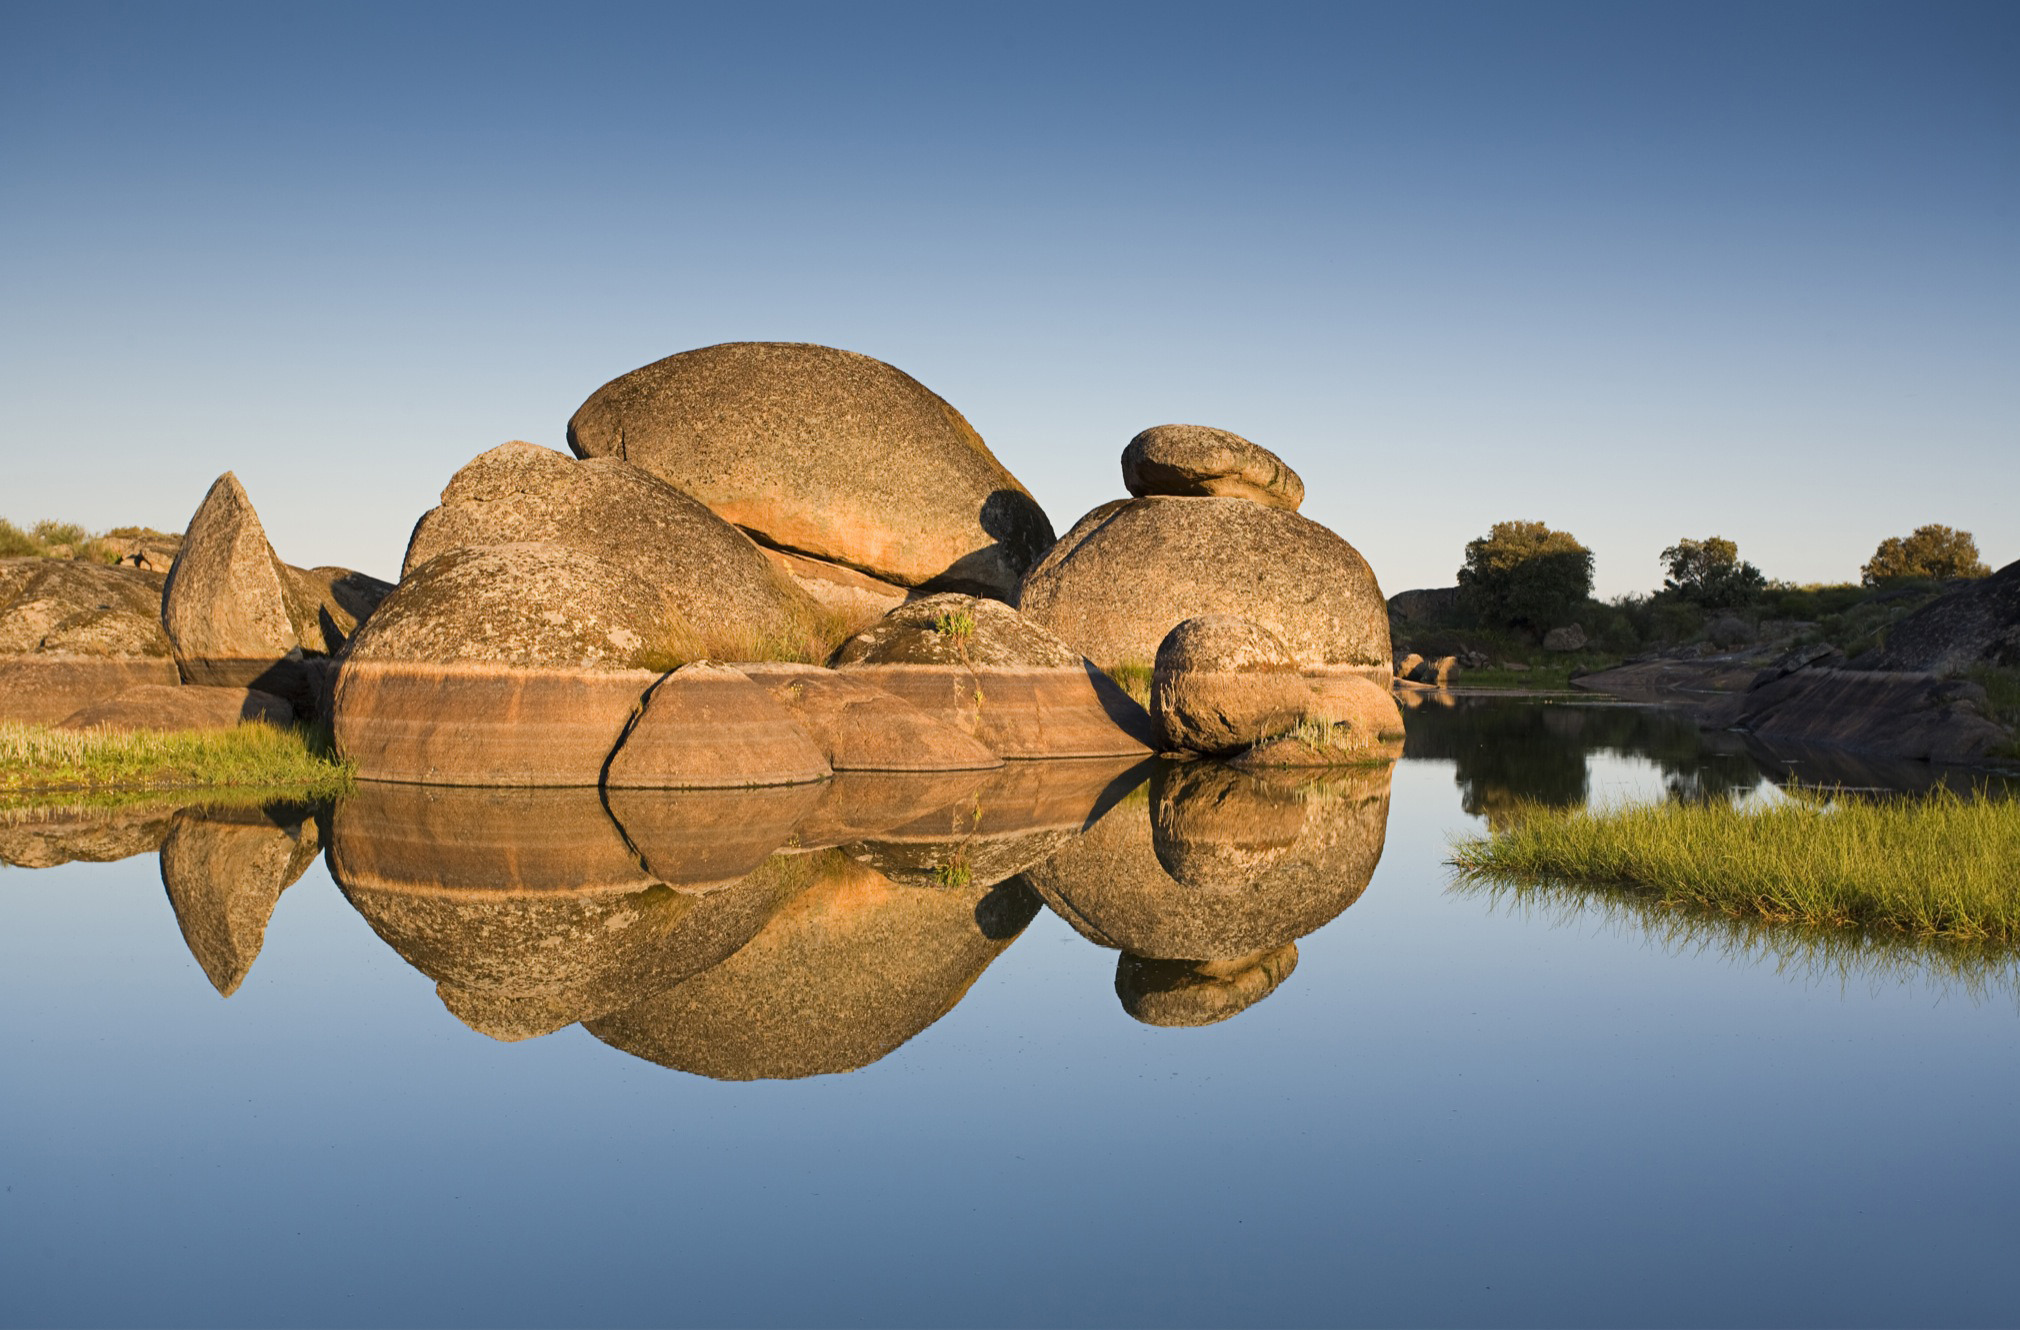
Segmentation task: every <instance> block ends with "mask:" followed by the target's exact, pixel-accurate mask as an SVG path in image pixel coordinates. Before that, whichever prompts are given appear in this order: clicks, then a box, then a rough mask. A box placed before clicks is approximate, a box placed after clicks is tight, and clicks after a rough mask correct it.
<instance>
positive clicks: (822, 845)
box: [792, 766, 1000, 850]
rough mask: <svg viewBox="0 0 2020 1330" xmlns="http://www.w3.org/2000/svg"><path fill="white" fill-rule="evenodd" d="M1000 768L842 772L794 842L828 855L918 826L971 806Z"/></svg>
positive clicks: (824, 785) (824, 786)
mask: <svg viewBox="0 0 2020 1330" xmlns="http://www.w3.org/2000/svg"><path fill="white" fill-rule="evenodd" d="M994 770H1000V766H999V767H998V768H995V769H989V768H983V769H975V770H963V771H837V772H836V773H835V776H834V779H833V780H827V781H822V782H821V784H820V785H819V787H818V789H819V791H820V802H819V803H818V804H816V805H815V806H814V808H813V810H812V811H811V812H809V813H808V814H807V815H806V816H805V817H804V818H802V819H801V820H800V822H799V824H798V825H797V826H795V827H794V828H793V833H792V843H793V845H794V846H795V847H797V848H799V849H803V850H826V849H832V848H833V847H834V846H837V845H845V844H847V843H849V842H850V841H857V840H862V839H863V838H864V837H866V836H874V835H876V834H877V833H879V832H882V831H888V830H890V829H891V828H892V827H902V826H905V825H907V824H908V823H911V822H915V821H917V820H918V819H920V818H922V817H925V816H926V815H927V814H929V813H935V812H938V811H939V810H940V809H942V808H946V807H949V806H950V805H953V804H957V803H958V804H961V805H962V806H963V807H966V806H967V805H968V804H969V803H971V802H972V796H973V795H974V793H975V792H976V791H977V790H979V789H981V788H982V785H983V783H984V782H986V781H987V780H988V779H989V777H990V776H991V775H992V774H993V771H994Z"/></svg>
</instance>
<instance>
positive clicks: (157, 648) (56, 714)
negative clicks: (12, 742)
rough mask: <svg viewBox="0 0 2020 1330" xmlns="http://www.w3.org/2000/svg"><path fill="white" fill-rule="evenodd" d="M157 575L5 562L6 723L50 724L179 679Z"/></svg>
mask: <svg viewBox="0 0 2020 1330" xmlns="http://www.w3.org/2000/svg"><path fill="white" fill-rule="evenodd" d="M161 588H162V578H161V575H160V574H158V573H148V572H142V571H139V570H138V569H133V568H119V567H108V566H106V565H104V564H93V563H77V562H73V561H71V560H68V559H39V558H27V559H0V720H15V721H27V722H31V723H35V724H43V725H47V724H54V723H55V722H57V721H60V720H62V719H64V718H65V717H66V716H69V715H70V714H72V713H73V712H75V711H77V710H78V709H79V708H80V707H84V706H88V705H90V704H92V703H96V702H102V701H104V700H105V699H107V698H110V697H113V696H115V695H117V694H119V693H121V692H124V691H125V690H126V689H128V688H132V687H135V686H137V685H142V684H174V683H175V682H176V681H177V680H178V679H179V678H180V677H181V676H180V675H179V674H178V673H177V672H176V668H175V661H174V659H173V657H172V656H171V655H170V652H169V645H168V637H167V636H166V635H165V634H164V633H163V632H162V630H161Z"/></svg>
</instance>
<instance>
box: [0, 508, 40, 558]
mask: <svg viewBox="0 0 2020 1330" xmlns="http://www.w3.org/2000/svg"><path fill="white" fill-rule="evenodd" d="M40 553H42V542H41V541H39V540H37V539H35V537H33V536H31V535H29V534H28V533H27V532H26V531H23V530H22V529H21V528H20V527H18V526H15V525H14V524H13V523H12V522H10V521H8V520H7V519H6V518H4V517H0V559H18V558H24V557H29V556H33V555H37V554H40Z"/></svg>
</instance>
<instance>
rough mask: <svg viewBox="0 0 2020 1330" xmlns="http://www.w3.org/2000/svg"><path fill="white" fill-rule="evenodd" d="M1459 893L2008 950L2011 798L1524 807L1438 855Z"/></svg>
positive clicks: (2017, 928)
mask: <svg viewBox="0 0 2020 1330" xmlns="http://www.w3.org/2000/svg"><path fill="white" fill-rule="evenodd" d="M1450 862H1451V863H1452V864H1453V865H1454V866H1455V867H1457V868H1458V870H1459V875H1460V878H1461V880H1462V881H1466V882H1471V883H1482V882H1498V883H1502V884H1508V885H1512V886H1514V887H1515V888H1517V889H1519V890H1538V889H1548V890H1553V891H1560V892H1561V891H1564V890H1568V889H1574V888H1583V889H1588V890H1590V889H1597V890H1600V891H1610V892H1613V893H1616V894H1617V895H1619V896H1621V897H1623V898H1630V897H1631V898H1633V899H1634V900H1636V901H1637V902H1639V903H1640V904H1642V905H1646V906H1648V907H1650V908H1655V909H1664V910H1695V911H1700V912H1704V913H1707V914H1711V915H1717V916H1723V917H1725V918H1728V919H1748V920H1757V921H1761V922H1765V923H1769V924H1794V925H1802V926H1806V927H1810V928H1823V929H1837V930H1846V931H1850V932H1858V933H1862V934H1874V935H1877V934H1885V933H1892V934H1896V935H1899V936H1902V937H1907V938H1913V939H1920V940H1925V941H1941V942H1945V943H1954V944H1962V945H1968V946H1989V947H1995V948H2001V949H2012V948H2016V947H2020V797H2016V796H2014V795H2011V794H1998V795H1994V794H1989V793H1981V794H1977V795H1970V796H1964V795H1958V794H1955V793H1952V792H1950V791H1948V790H1944V789H1938V790H1936V791H1934V792H1932V793H1929V794H1926V795H1916V796H1908V795H1899V796H1887V797H1882V798H1877V799H1845V798H1840V799H1830V798H1826V797H1824V796H1822V795H1820V794H1817V793H1815V792H1807V793H1800V792H1799V793H1798V795H1797V797H1795V798H1792V799H1789V800H1786V801H1784V802H1782V803H1779V804H1775V805H1770V806H1767V807H1758V806H1756V807H1735V806H1733V805H1731V804H1727V803H1724V802H1712V803H1667V804H1650V805H1635V806H1628V807H1622V808H1613V809H1601V810H1591V809H1569V810H1564V809H1545V808H1539V807H1527V808H1524V809H1523V810H1521V813H1520V815H1519V816H1516V817H1515V818H1513V819H1512V820H1511V822H1510V823H1509V825H1508V826H1507V827H1506V828H1504V829H1502V830H1499V831H1496V832H1495V833H1493V834H1492V835H1489V836H1486V837H1482V838H1478V839H1473V840H1468V841H1463V842H1460V843H1458V844H1456V845H1455V846H1454V847H1453V855H1452V859H1451V861H1450Z"/></svg>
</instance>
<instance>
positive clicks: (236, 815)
mask: <svg viewBox="0 0 2020 1330" xmlns="http://www.w3.org/2000/svg"><path fill="white" fill-rule="evenodd" d="M320 848H321V840H320V837H319V836H318V835H317V831H316V823H315V820H314V818H313V817H312V816H311V810H310V809H308V808H307V807H303V806H297V807H290V806H287V805H274V806H272V807H270V808H267V809H260V808H185V809H182V810H181V811H179V812H178V813H176V815H175V818H174V820H173V822H172V824H171V825H170V827H169V831H168V835H167V837H166V838H165V839H164V840H163V841H162V844H161V882H162V886H163V887H165V888H166V889H167V891H168V900H169V904H170V905H172V906H173V907H174V908H175V922H176V924H177V925H178V926H179V927H180V928H181V929H182V938H183V941H184V942H186V943H188V944H189V951H190V955H192V956H194V957H195V958H196V963H197V964H198V965H200V966H202V967H203V972H204V974H205V976H207V977H208V978H209V979H210V982H211V985H212V987H214V988H216V989H217V991H218V992H219V993H220V994H222V995H223V996H225V997H230V996H231V995H232V994H233V993H235V992H237V991H238V986H239V985H240V984H241V983H243V982H245V977H246V972H247V971H249V970H250V969H252V963H253V961H254V960H256V959H258V957H259V953H260V947H261V945H262V944H263V943H264V942H265V940H266V931H267V921H268V920H269V919H271V918H272V917H273V912H274V906H275V905H276V904H277V903H278V902H279V901H280V897H281V893H282V892H283V891H286V890H287V889H288V888H289V887H291V886H293V885H294V884H295V883H296V882H297V881H299V880H300V879H301V876H302V874H303V873H305V872H307V871H308V867H309V865H310V864H311V863H314V862H315V858H316V854H317V851H318V850H319V849H320Z"/></svg>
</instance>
